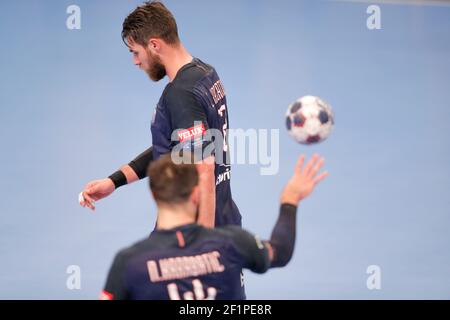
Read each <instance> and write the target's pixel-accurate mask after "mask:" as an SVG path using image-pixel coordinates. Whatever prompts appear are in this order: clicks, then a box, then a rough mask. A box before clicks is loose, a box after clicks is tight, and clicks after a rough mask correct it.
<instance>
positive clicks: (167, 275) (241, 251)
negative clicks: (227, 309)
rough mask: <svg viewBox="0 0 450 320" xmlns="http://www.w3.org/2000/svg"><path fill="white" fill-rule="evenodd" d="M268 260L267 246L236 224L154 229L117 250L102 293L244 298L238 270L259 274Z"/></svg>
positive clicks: (150, 297) (131, 296) (104, 295)
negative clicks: (122, 248) (137, 240)
mask: <svg viewBox="0 0 450 320" xmlns="http://www.w3.org/2000/svg"><path fill="white" fill-rule="evenodd" d="M269 265H270V262H269V253H268V249H267V248H266V246H265V245H264V244H263V243H262V242H261V241H260V240H259V239H258V237H255V236H253V235H252V234H250V233H248V232H247V231H245V230H243V229H241V228H240V227H236V226H225V227H220V228H216V229H207V228H204V227H202V226H200V225H197V224H189V225H184V226H181V227H178V228H174V229H171V230H155V231H153V233H152V234H151V235H150V237H149V238H147V239H145V240H143V241H140V242H138V243H136V244H134V245H133V246H131V247H130V248H127V249H125V250H122V251H120V252H119V253H118V254H117V255H116V257H115V259H114V262H113V265H112V267H111V269H110V271H109V274H108V278H107V282H106V285H105V288H104V290H103V292H102V297H101V298H103V299H114V300H116V299H117V300H123V299H133V300H141V299H146V300H167V299H171V300H191V299H194V300H202V299H209V300H215V299H220V300H222V299H245V295H244V294H243V290H242V283H241V279H240V273H241V269H242V268H247V269H250V270H252V271H253V272H257V273H263V272H265V271H267V269H268V268H269Z"/></svg>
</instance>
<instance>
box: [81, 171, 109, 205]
mask: <svg viewBox="0 0 450 320" xmlns="http://www.w3.org/2000/svg"><path fill="white" fill-rule="evenodd" d="M114 190H115V186H114V183H113V181H112V180H111V179H109V178H106V179H100V180H94V181H91V182H89V183H88V184H87V185H86V187H84V190H83V191H82V192H81V194H80V199H79V202H80V204H81V205H82V206H83V207H86V206H87V207H89V208H90V209H92V210H95V201H97V200H100V199H103V198H106V197H107V196H109V195H110V194H111V193H113V192H114Z"/></svg>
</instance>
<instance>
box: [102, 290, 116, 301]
mask: <svg viewBox="0 0 450 320" xmlns="http://www.w3.org/2000/svg"><path fill="white" fill-rule="evenodd" d="M113 299H114V295H113V294H112V293H109V292H108V291H105V290H103V291H102V293H100V300H113Z"/></svg>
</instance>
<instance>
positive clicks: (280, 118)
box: [0, 0, 450, 299]
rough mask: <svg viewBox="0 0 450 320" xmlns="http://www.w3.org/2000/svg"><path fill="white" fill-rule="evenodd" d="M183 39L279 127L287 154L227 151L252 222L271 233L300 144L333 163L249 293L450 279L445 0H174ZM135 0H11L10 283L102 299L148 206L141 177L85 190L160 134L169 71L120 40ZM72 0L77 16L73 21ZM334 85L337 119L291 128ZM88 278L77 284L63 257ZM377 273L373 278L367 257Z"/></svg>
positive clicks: (22, 294) (441, 295) (440, 293)
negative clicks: (311, 141)
mask: <svg viewBox="0 0 450 320" xmlns="http://www.w3.org/2000/svg"><path fill="white" fill-rule="evenodd" d="M163 2H164V3H165V4H166V6H167V7H168V8H169V9H170V10H171V11H172V12H173V14H174V15H175V17H176V19H177V23H178V27H179V33H180V37H181V40H182V41H183V43H184V44H185V46H186V47H187V48H188V50H189V51H190V52H191V54H193V55H194V56H196V57H198V58H200V59H202V60H203V61H205V62H207V63H209V64H212V65H213V66H214V67H215V68H216V70H217V71H218V73H219V75H220V76H221V78H222V81H223V83H224V85H225V88H226V90H227V99H228V109H229V115H230V127H231V128H234V129H237V128H242V129H245V130H246V129H251V128H253V129H279V130H280V151H279V155H276V156H277V157H278V156H279V170H278V173H277V174H276V175H269V176H263V175H261V174H260V169H261V165H255V164H253V165H250V164H247V165H234V166H233V178H232V180H231V181H232V191H233V196H234V199H235V202H236V203H237V205H238V206H239V208H240V210H241V213H242V215H243V226H244V227H245V228H247V229H249V230H251V231H252V232H254V233H257V234H258V235H259V236H260V237H262V238H268V237H270V232H271V230H272V227H273V225H274V223H275V221H276V218H277V215H278V199H279V194H280V192H281V189H282V187H283V185H284V183H285V182H286V181H287V180H288V178H289V177H290V175H291V173H292V170H293V167H294V164H295V161H296V159H297V157H298V155H299V154H301V153H304V154H306V155H308V156H310V155H312V154H313V153H315V152H318V153H320V154H322V155H323V156H324V157H325V158H326V169H327V170H328V171H329V172H330V176H329V177H328V178H327V179H326V180H325V181H324V182H323V183H322V184H321V185H320V186H319V187H318V188H317V190H315V192H314V194H313V195H312V196H311V197H310V198H309V199H307V200H306V201H305V202H303V203H302V204H301V205H300V207H299V218H298V222H297V223H298V225H297V227H298V234H297V241H296V248H295V252H294V257H293V259H292V260H291V262H290V264H289V265H288V266H287V267H285V268H283V269H276V270H271V271H269V272H268V273H267V274H264V275H255V274H252V273H250V272H247V273H246V274H245V279H246V289H247V296H248V298H250V299H448V298H449V297H450V268H449V265H450V250H449V245H450V209H449V208H450V192H449V191H450V188H449V187H450V166H449V163H450V127H449V121H450V102H449V101H450V90H449V84H450V59H449V57H450V6H449V5H448V4H449V2H448V1H396V4H388V3H386V1H380V2H377V3H375V4H378V8H379V14H380V18H381V20H380V29H370V28H368V25H367V20H368V19H369V20H370V19H371V16H372V14H371V13H367V9H368V7H369V6H370V5H371V4H372V3H371V2H370V1H351V2H349V1H316V0H314V1H313V0H310V1H299V0H285V1H281V2H276V1H251V0H245V1H243V0H229V1H220V2H219V1H207V0H194V1H181V0H167V1H163ZM140 3H141V2H140V1H119V0H114V1H111V0H110V1H106V0H95V1H87V0H78V1H60V0H58V1H55V0H53V1H50V0H46V1H43V0H42V1H24V0H18V1H8V2H6V1H2V2H0V26H1V27H0V36H1V39H3V41H2V43H3V44H2V50H1V51H0V73H1V77H0V150H1V157H0V165H1V167H2V168H3V169H2V174H1V180H0V192H1V195H2V201H1V202H0V216H1V221H0V298H1V299H97V298H98V295H99V292H100V291H101V289H102V287H103V285H104V282H105V279H106V275H107V271H108V269H109V267H110V264H111V262H112V259H113V257H114V254H115V253H116V252H117V251H118V250H119V249H120V248H123V247H125V246H128V245H130V244H131V243H133V242H135V241H137V240H139V239H142V238H144V237H146V236H147V235H148V234H149V232H150V231H151V230H152V229H153V226H154V222H155V213H156V211H155V204H154V202H153V200H152V199H151V198H150V195H149V191H148V188H147V182H146V180H145V181H140V182H138V183H135V184H133V185H130V186H126V187H123V188H121V189H119V190H118V191H117V192H115V193H114V194H113V195H111V196H110V197H109V198H107V199H105V200H103V201H99V202H98V203H97V210H96V211H95V213H92V212H91V211H90V210H88V209H86V208H82V207H81V206H79V205H78V202H77V197H78V193H79V192H80V191H81V190H82V188H83V187H84V185H85V184H86V183H87V182H89V181H90V180H93V179H99V178H104V177H106V176H108V175H109V174H111V173H112V172H114V171H115V170H116V169H117V168H119V167H120V166H121V165H122V164H125V163H128V162H129V161H130V160H131V159H133V158H134V157H135V156H136V155H138V154H139V153H140V152H141V151H143V150H145V149H146V148H147V147H148V146H149V145H151V143H152V137H151V133H150V120H151V116H152V113H153V110H154V107H155V106H156V103H157V101H158V99H159V97H160V95H161V93H162V91H163V89H164V86H165V85H166V83H167V79H164V80H162V81H160V82H159V83H152V82H151V81H150V80H149V79H148V77H147V75H146V74H145V73H143V72H142V71H140V70H138V68H137V67H135V66H134V65H133V64H132V57H131V54H130V53H129V52H128V49H127V48H126V47H125V45H124V44H123V43H122V40H121V37H120V32H121V30H122V22H123V19H124V18H125V17H126V16H127V14H128V13H129V12H131V11H132V10H133V9H134V8H135V7H136V6H137V5H139V4H140ZM70 5H77V6H78V7H79V8H80V10H81V24H80V27H81V29H74V30H71V29H68V28H67V26H66V20H67V19H68V18H69V17H70V16H71V14H70V13H67V8H68V7H69V6H70ZM307 94H311V95H317V96H320V97H322V98H323V99H324V100H325V101H327V102H328V103H330V104H331V105H332V107H333V110H334V112H335V122H336V125H335V130H334V131H333V133H332V135H331V136H330V138H329V139H328V140H327V141H325V142H323V143H321V144H318V145H316V146H302V145H298V144H296V143H295V142H294V141H293V140H292V139H291V138H290V137H289V136H288V134H287V131H286V129H285V127H284V125H285V124H284V123H285V119H284V115H285V112H286V110H287V107H288V105H289V104H290V103H292V102H293V101H294V100H296V99H297V98H299V97H301V96H304V95H307ZM71 265H76V266H79V268H80V270H81V288H80V289H79V290H69V289H68V287H67V285H66V282H67V279H68V278H69V277H70V274H69V273H67V270H68V269H67V268H68V267H69V266H71ZM371 265H376V266H378V267H379V270H380V272H381V279H380V280H381V288H380V289H379V290H377V289H375V290H369V289H368V286H367V279H368V278H369V277H370V274H368V273H367V268H368V267H369V266H371Z"/></svg>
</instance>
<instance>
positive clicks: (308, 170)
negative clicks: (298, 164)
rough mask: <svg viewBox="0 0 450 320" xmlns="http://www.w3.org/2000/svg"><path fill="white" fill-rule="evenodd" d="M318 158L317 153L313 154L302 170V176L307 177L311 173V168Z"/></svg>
mask: <svg viewBox="0 0 450 320" xmlns="http://www.w3.org/2000/svg"><path fill="white" fill-rule="evenodd" d="M318 158H319V155H318V154H317V153H315V154H314V155H313V156H312V158H311V159H310V160H309V161H308V163H307V164H306V166H305V168H304V169H303V174H305V175H308V174H309V172H310V171H311V169H312V167H313V166H314V164H315V162H316V161H317V159H318Z"/></svg>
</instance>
